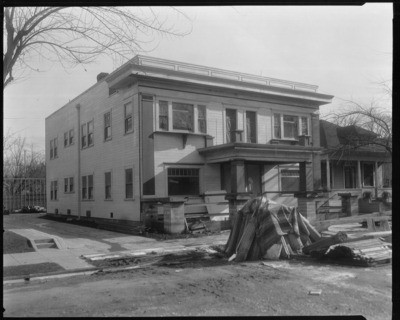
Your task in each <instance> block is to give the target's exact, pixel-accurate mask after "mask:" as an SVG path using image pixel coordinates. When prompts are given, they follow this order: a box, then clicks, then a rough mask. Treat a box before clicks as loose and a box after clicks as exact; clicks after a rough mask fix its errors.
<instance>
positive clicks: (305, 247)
mask: <svg viewBox="0 0 400 320" xmlns="http://www.w3.org/2000/svg"><path fill="white" fill-rule="evenodd" d="M383 220H384V221H386V219H383ZM371 221H372V222H371V225H375V223H374V221H373V220H371ZM232 222H233V227H232V231H231V233H230V235H229V239H228V242H227V243H226V245H225V253H226V255H227V256H228V257H229V261H236V262H242V261H245V260H248V261H254V260H259V259H271V260H276V259H290V258H292V257H295V256H302V255H304V254H307V255H311V256H314V257H321V258H327V259H334V260H336V261H338V262H344V263H346V264H348V263H350V264H353V265H363V266H373V265H376V264H380V263H387V262H390V261H391V258H392V250H391V244H390V243H387V242H385V241H382V240H381V239H379V238H378V237H382V234H381V233H384V232H388V231H380V232H376V233H379V235H377V236H374V235H372V234H371V233H369V234H368V235H362V236H360V237H358V238H354V237H349V236H348V235H347V234H346V233H345V232H342V231H339V232H337V233H333V232H332V234H331V235H329V234H328V236H326V237H321V234H320V233H319V232H318V231H317V230H316V228H314V227H313V226H312V225H311V223H310V222H309V221H308V220H307V219H306V218H305V217H304V216H303V215H302V214H301V213H300V212H298V211H297V208H296V207H289V206H285V205H282V204H276V203H273V202H270V201H269V200H268V199H267V198H266V197H264V196H261V197H256V198H254V199H251V200H249V201H247V202H246V203H245V205H244V206H243V208H242V209H241V210H239V211H238V213H237V214H236V215H234V216H233V221H232ZM382 227H383V228H385V229H387V225H386V223H383V224H382ZM385 235H386V233H385Z"/></svg>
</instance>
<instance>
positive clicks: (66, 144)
mask: <svg viewBox="0 0 400 320" xmlns="http://www.w3.org/2000/svg"><path fill="white" fill-rule="evenodd" d="M66 146H68V132H65V133H64V147H66Z"/></svg>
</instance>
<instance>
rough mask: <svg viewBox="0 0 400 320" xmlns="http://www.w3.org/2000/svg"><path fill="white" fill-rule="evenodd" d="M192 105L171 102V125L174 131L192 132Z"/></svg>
mask: <svg viewBox="0 0 400 320" xmlns="http://www.w3.org/2000/svg"><path fill="white" fill-rule="evenodd" d="M193 118H194V117H193V105H192V104H186V103H180V102H172V124H173V126H172V127H173V129H174V130H188V131H193Z"/></svg>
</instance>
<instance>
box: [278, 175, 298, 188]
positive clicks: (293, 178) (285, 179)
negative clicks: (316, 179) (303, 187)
mask: <svg viewBox="0 0 400 320" xmlns="http://www.w3.org/2000/svg"><path fill="white" fill-rule="evenodd" d="M299 189H300V171H299V170H281V191H299Z"/></svg>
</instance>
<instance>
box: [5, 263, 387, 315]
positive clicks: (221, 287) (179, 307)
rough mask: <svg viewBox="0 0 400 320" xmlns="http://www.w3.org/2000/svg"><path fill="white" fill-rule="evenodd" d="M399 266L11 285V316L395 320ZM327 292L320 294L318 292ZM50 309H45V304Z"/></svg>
mask: <svg viewBox="0 0 400 320" xmlns="http://www.w3.org/2000/svg"><path fill="white" fill-rule="evenodd" d="M391 279H392V270H391V265H386V266H383V267H376V268H360V267H344V266H337V265H324V264H316V263H310V262H304V261H295V260H291V261H270V262H266V265H265V264H263V263H261V262H246V263H229V262H227V261H226V259H225V260H224V259H219V260H218V259H213V260H210V261H208V262H207V261H205V260H201V261H200V260H198V261H194V260H191V261H187V262H184V263H181V264H171V265H162V266H161V265H159V266H149V267H146V268H141V269H135V270H131V271H125V272H117V273H99V274H96V275H92V276H81V277H74V278H68V279H63V280H61V279H60V280H48V281H47V282H41V283H39V282H32V283H27V284H18V285H12V286H11V285H5V286H4V298H3V301H4V307H5V313H4V315H5V316H11V317H15V316H17V317H25V316H32V317H41V316H47V317H60V316H61V317H62V316H72V317H75V316H76V317H85V316H107V317H111V316H224V315H225V316H234V315H241V316H244V315H250V316H251V315H253V316H256V315H257V316H260V315H263V316H276V315H280V316H282V315H292V316H296V315H363V316H365V317H366V318H367V319H373V320H376V319H377V320H379V319H391V318H392V298H391V294H392V284H391ZM318 290H321V294H320V295H310V294H309V292H310V291H318ZM44 302H45V303H44Z"/></svg>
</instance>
